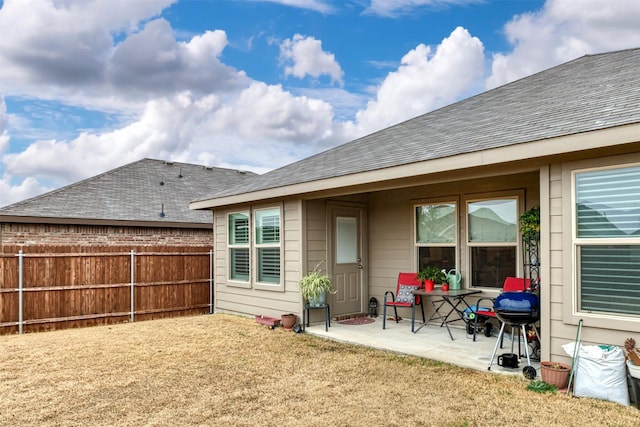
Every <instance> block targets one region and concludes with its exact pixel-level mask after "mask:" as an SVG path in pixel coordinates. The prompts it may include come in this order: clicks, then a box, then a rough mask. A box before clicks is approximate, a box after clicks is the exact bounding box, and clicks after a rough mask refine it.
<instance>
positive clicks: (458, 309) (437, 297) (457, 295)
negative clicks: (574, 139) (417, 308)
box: [413, 288, 482, 341]
mask: <svg viewBox="0 0 640 427" xmlns="http://www.w3.org/2000/svg"><path fill="white" fill-rule="evenodd" d="M481 292H482V291H481V290H479V289H449V290H448V291H443V290H442V288H434V289H433V290H432V291H428V290H426V289H419V290H415V291H413V294H414V295H420V296H421V297H422V298H423V299H424V298H426V299H427V300H429V302H430V303H431V306H432V307H433V310H434V311H433V314H431V316H429V318H428V319H426V320H425V322H424V323H423V324H422V325H420V326H419V327H418V329H416V330H415V332H414V333H417V332H418V331H419V330H420V329H422V327H423V326H425V325H426V324H427V323H429V321H431V320H442V323H441V324H440V327H442V326H443V325H444V326H446V328H447V332H449V336H450V337H451V340H452V341H453V334H451V329H449V323H451V322H457V321H459V320H462V321H463V322H465V327H466V320H465V319H464V310H465V309H467V308H469V309H471V306H469V303H467V301H466V300H465V298H466V297H468V296H469V295H475V294H479V293H481ZM444 306H448V307H445V309H446V308H449V312H448V313H446V314H445V313H444V311H440V310H442V308H443V307H444ZM454 313H455V315H454V317H453V318H452V319H450V318H449V317H450V316H451V315H453V314H454ZM465 330H466V329H465Z"/></svg>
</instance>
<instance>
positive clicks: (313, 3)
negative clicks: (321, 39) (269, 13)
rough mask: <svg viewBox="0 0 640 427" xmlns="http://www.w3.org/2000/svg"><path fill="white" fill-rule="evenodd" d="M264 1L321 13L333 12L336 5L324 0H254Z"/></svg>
mask: <svg viewBox="0 0 640 427" xmlns="http://www.w3.org/2000/svg"><path fill="white" fill-rule="evenodd" d="M253 1H262V2H268V3H277V4H282V5H284V6H292V7H297V8H300V9H308V10H315V11H316V12H320V13H333V12H334V11H335V9H334V7H333V6H331V5H330V4H329V1H323V0H253Z"/></svg>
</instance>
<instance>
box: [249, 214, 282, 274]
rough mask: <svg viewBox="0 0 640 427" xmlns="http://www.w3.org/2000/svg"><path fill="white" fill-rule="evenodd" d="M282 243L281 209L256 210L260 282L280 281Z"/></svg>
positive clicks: (256, 243) (257, 256)
mask: <svg viewBox="0 0 640 427" xmlns="http://www.w3.org/2000/svg"><path fill="white" fill-rule="evenodd" d="M280 244H281V242H280V209H279V208H270V209H260V210H256V211H255V246H256V258H257V271H256V279H257V281H258V282H260V283H268V284H279V283H280V275H281V263H280V258H281V256H280Z"/></svg>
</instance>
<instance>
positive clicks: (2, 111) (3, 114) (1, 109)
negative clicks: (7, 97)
mask: <svg viewBox="0 0 640 427" xmlns="http://www.w3.org/2000/svg"><path fill="white" fill-rule="evenodd" d="M8 121H9V117H8V116H7V105H6V104H5V103H4V97H3V96H2V95H0V154H1V153H2V152H4V150H6V149H7V147H8V146H9V134H8V132H7V122H8Z"/></svg>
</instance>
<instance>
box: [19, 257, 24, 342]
mask: <svg viewBox="0 0 640 427" xmlns="http://www.w3.org/2000/svg"><path fill="white" fill-rule="evenodd" d="M22 259H23V255H22V249H20V250H19V251H18V333H19V334H21V335H22V323H23V322H24V318H23V316H24V315H23V313H22V311H23V301H22V297H23V292H22V287H23V283H22V280H23V279H22V278H23V275H22V268H23V264H22Z"/></svg>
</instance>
